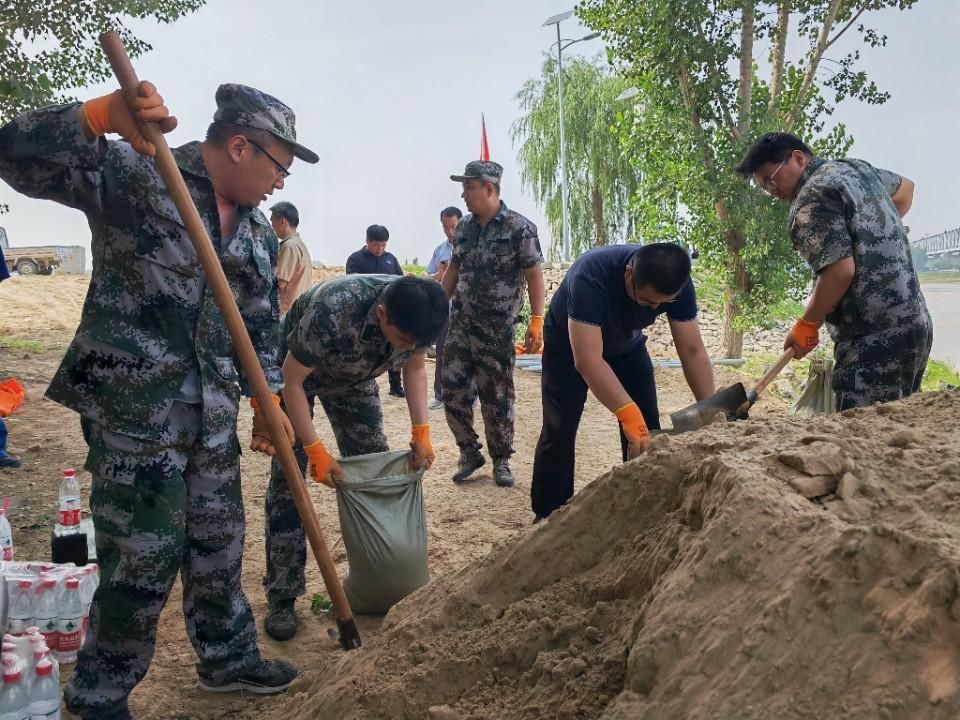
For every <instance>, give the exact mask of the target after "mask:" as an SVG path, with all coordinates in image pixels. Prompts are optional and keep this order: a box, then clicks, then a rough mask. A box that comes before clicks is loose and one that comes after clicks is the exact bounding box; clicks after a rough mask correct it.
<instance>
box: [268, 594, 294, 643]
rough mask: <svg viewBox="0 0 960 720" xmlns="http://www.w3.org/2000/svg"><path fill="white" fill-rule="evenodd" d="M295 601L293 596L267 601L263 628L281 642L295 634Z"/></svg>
mask: <svg viewBox="0 0 960 720" xmlns="http://www.w3.org/2000/svg"><path fill="white" fill-rule="evenodd" d="M295 602H296V600H295V599H294V598H284V599H283V600H271V601H269V603H268V607H267V617H266V618H264V620H263V629H264V630H266V631H267V635H269V636H270V637H272V638H273V639H274V640H280V641H281V642H283V641H284V640H289V639H290V638H292V637H293V636H294V635H296V634H297V614H296V613H295V612H294V610H293V605H294V603H295Z"/></svg>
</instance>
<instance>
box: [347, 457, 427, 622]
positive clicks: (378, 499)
mask: <svg viewBox="0 0 960 720" xmlns="http://www.w3.org/2000/svg"><path fill="white" fill-rule="evenodd" d="M410 457H411V453H410V452H409V451H399V452H384V453H373V454H371V455H356V456H354V457H347V458H343V459H340V460H338V461H337V462H339V463H340V467H341V468H343V474H344V480H343V481H342V482H338V483H337V507H338V509H339V511H340V531H341V532H342V533H343V544H344V546H345V547H346V549H347V561H348V562H349V563H350V572H349V574H348V575H347V577H346V579H345V580H344V581H343V590H344V592H345V593H346V595H347V600H348V601H349V602H350V607H351V609H352V610H353V611H354V612H355V613H367V614H381V613H385V612H387V610H389V609H390V608H391V607H392V606H393V605H394V604H396V603H398V602H400V600H402V599H403V598H405V597H406V596H407V595H409V594H410V593H412V592H413V591H414V590H416V589H417V588H419V587H421V586H422V585H426V584H427V583H428V582H429V581H430V570H429V568H428V567H427V514H426V511H425V510H424V508H423V488H422V486H421V482H420V481H421V480H422V479H423V471H422V470H420V471H413V472H411V471H410Z"/></svg>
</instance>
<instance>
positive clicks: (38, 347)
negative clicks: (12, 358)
mask: <svg viewBox="0 0 960 720" xmlns="http://www.w3.org/2000/svg"><path fill="white" fill-rule="evenodd" d="M0 347H5V348H10V349H11V350H29V351H30V352H43V351H44V350H46V349H47V346H46V345H44V344H43V343H42V342H37V341H36V340H18V339H17V338H8V337H0Z"/></svg>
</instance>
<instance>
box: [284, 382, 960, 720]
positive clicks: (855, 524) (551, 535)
mask: <svg viewBox="0 0 960 720" xmlns="http://www.w3.org/2000/svg"><path fill="white" fill-rule="evenodd" d="M958 423H960V394H957V393H940V394H935V395H926V396H920V397H917V398H914V399H912V400H910V401H908V402H907V403H904V404H898V405H891V406H883V407H879V408H875V409H870V410H859V411H854V412H849V413H846V414H845V416H843V417H839V416H834V417H831V418H821V419H817V420H798V419H788V418H782V419H766V420H764V421H763V422H762V423H761V422H756V421H754V422H747V423H737V424H735V425H729V426H724V427H719V428H715V429H710V430H707V431H703V432H701V433H697V434H693V435H688V436H683V437H676V438H670V437H660V438H657V439H656V440H655V442H654V446H653V448H652V450H651V452H650V453H649V454H648V456H647V457H646V459H645V460H642V461H638V462H634V463H631V464H630V465H627V466H623V467H620V468H617V469H615V470H613V471H612V472H610V473H607V474H606V475H604V476H602V477H600V478H598V479H597V480H596V481H595V482H593V483H592V484H591V485H590V486H588V487H587V488H586V489H585V490H584V491H583V492H581V493H580V495H579V496H578V497H577V498H576V501H575V502H574V503H573V504H572V505H571V506H570V507H568V508H566V509H564V510H563V511H562V512H560V513H558V514H556V515H555V516H553V517H552V518H551V519H550V521H549V522H547V523H543V524H541V525H539V526H536V527H534V528H532V529H531V530H530V531H529V532H528V533H526V534H525V535H524V536H523V537H522V538H520V539H519V540H518V541H517V542H514V543H512V544H509V545H507V546H505V547H501V548H498V549H497V550H495V551H494V552H493V553H491V554H490V555H489V556H488V557H486V558H485V559H484V560H482V561H480V562H478V563H475V564H473V565H471V566H468V567H465V568H463V569H462V570H461V571H459V572H457V573H454V574H453V575H450V576H447V577H443V578H440V579H438V580H437V581H435V582H433V583H432V584H430V585H428V586H427V587H425V588H424V589H422V590H421V591H420V592H418V593H416V594H414V595H413V596H411V597H409V598H407V599H406V600H405V601H404V602H402V603H401V604H400V605H398V606H397V607H395V608H394V609H393V611H391V613H390V615H389V616H388V617H387V619H386V621H385V623H384V628H383V630H382V632H381V633H380V634H379V635H378V636H377V637H374V638H367V644H366V646H365V648H364V649H363V650H361V651H359V652H356V653H352V654H342V655H339V656H337V657H336V659H334V660H331V661H330V662H329V663H328V664H327V665H325V666H323V667H319V668H313V669H311V671H310V672H309V673H308V674H307V675H306V676H305V677H304V678H303V679H301V680H300V681H299V684H298V685H297V686H296V687H295V691H299V692H297V694H295V695H293V696H292V697H291V698H290V699H289V700H288V701H287V702H286V703H285V704H284V705H282V706H281V707H280V708H278V712H277V714H276V715H275V717H276V718H294V719H297V720H299V719H302V720H307V719H308V718H309V719H312V718H324V719H325V720H336V719H348V718H384V719H387V718H389V719H390V720H397V719H398V718H410V719H411V720H413V719H416V720H422V719H423V718H432V719H434V720H467V719H473V718H477V719H479V718H511V719H520V718H531V719H532V718H538V719H539V718H561V719H562V718H601V719H602V720H614V719H616V720H620V719H626V718H631V719H633V718H651V719H652V718H656V719H657V720H672V719H676V720H680V719H681V718H683V719H685V720H686V719H695V718H704V719H706V718H711V719H715V718H736V719H737V720H748V719H750V718H757V719H760V718H763V719H769V718H811V719H813V718H818V719H819V718H844V719H846V720H850V719H853V718H863V719H864V720H867V719H868V718H869V720H876V718H889V719H894V718H903V719H904V720H906V719H908V718H909V719H910V720H914V719H916V718H956V717H958V716H960V594H958V591H960V440H958V437H957V433H956V429H957V426H958ZM816 496H820V497H816ZM491 511H492V510H491Z"/></svg>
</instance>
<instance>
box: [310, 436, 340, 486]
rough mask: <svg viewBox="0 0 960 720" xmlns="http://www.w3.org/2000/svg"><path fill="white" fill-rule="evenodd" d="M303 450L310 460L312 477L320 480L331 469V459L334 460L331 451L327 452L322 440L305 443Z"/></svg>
mask: <svg viewBox="0 0 960 720" xmlns="http://www.w3.org/2000/svg"><path fill="white" fill-rule="evenodd" d="M303 451H304V452H305V453H306V454H307V458H308V459H309V460H310V477H312V478H313V479H314V480H316V481H317V482H320V481H321V480H322V479H323V476H324V475H326V474H327V471H328V470H329V469H330V461H331V460H333V458H332V457H330V453H328V452H327V449H326V448H325V447H324V446H323V442H322V441H321V440H317V441H316V442H314V443H310V444H309V445H304V446H303Z"/></svg>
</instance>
